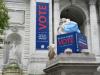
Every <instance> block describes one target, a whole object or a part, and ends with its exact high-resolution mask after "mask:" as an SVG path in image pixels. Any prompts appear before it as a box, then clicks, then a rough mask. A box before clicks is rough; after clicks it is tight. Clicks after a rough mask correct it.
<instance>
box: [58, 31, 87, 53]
mask: <svg viewBox="0 0 100 75" xmlns="http://www.w3.org/2000/svg"><path fill="white" fill-rule="evenodd" d="M67 48H70V49H72V52H73V53H80V52H81V50H82V49H88V45H87V38H86V36H85V35H83V34H80V33H77V32H72V33H68V34H61V35H57V54H60V53H64V50H65V49H67Z"/></svg>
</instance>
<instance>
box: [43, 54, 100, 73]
mask: <svg viewBox="0 0 100 75" xmlns="http://www.w3.org/2000/svg"><path fill="white" fill-rule="evenodd" d="M99 65H100V63H97V62H96V58H95V55H94V54H88V55H85V54H84V53H73V54H71V55H66V54H60V55H58V56H57V57H55V58H54V59H52V60H50V61H48V63H47V65H46V69H44V72H45V73H46V75H93V74H94V73H95V72H96V71H97V67H98V66H99Z"/></svg>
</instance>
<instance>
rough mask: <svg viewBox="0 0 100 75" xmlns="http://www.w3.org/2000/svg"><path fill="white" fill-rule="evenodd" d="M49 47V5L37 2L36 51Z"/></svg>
mask: <svg viewBox="0 0 100 75" xmlns="http://www.w3.org/2000/svg"><path fill="white" fill-rule="evenodd" d="M48 46H49V3H43V2H36V49H37V50H47V49H48V48H47V47H48Z"/></svg>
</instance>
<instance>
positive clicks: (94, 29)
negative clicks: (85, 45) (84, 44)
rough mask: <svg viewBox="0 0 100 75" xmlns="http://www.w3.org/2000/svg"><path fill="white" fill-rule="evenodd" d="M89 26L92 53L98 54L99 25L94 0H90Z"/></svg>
mask: <svg viewBox="0 0 100 75" xmlns="http://www.w3.org/2000/svg"><path fill="white" fill-rule="evenodd" d="M89 5H90V25H91V26H90V27H91V45H92V53H94V54H95V55H100V51H99V49H100V48H99V46H100V45H99V26H98V23H97V12H96V0H90V1H89Z"/></svg>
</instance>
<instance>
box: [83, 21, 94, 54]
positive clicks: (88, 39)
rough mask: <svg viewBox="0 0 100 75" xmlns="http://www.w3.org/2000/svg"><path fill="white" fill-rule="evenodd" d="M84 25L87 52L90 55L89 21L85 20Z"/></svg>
mask: <svg viewBox="0 0 100 75" xmlns="http://www.w3.org/2000/svg"><path fill="white" fill-rule="evenodd" d="M84 25H85V35H86V37H87V43H88V51H89V52H90V53H91V52H92V48H91V28H90V23H89V20H86V21H85V22H84Z"/></svg>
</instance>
